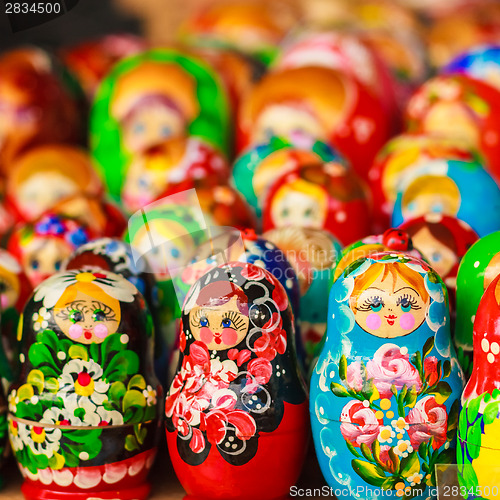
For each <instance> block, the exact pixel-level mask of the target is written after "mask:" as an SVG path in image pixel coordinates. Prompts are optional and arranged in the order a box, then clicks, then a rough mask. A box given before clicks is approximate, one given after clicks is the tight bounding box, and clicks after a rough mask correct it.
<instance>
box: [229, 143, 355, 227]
mask: <svg viewBox="0 0 500 500" xmlns="http://www.w3.org/2000/svg"><path fill="white" fill-rule="evenodd" d="M318 162H325V163H326V162H331V163H335V164H339V165H342V166H345V167H346V168H348V164H347V162H346V160H345V159H344V158H343V157H341V156H340V155H339V154H338V153H337V151H335V150H334V149H333V148H332V147H331V146H329V145H328V144H326V143H324V142H321V141H315V142H309V143H306V144H304V143H301V142H300V141H298V143H294V144H292V143H291V142H289V141H288V140H285V139H282V138H280V137H274V136H271V137H269V138H268V140H267V141H266V142H265V143H263V144H259V145H257V146H253V147H250V148H249V149H248V150H246V151H245V152H244V153H243V154H242V155H241V156H240V157H239V158H238V159H237V160H236V162H235V164H234V167H233V178H232V182H233V185H234V186H235V187H236V189H237V190H238V191H239V192H240V194H241V195H242V196H243V198H245V201H246V202H247V203H248V204H249V205H250V206H251V207H252V209H253V210H254V212H255V215H256V216H257V218H259V219H260V217H261V216H262V202H263V200H264V195H265V193H266V190H267V189H268V188H269V187H270V186H271V185H272V184H273V183H274V181H276V180H277V179H278V178H279V177H281V176H282V175H283V174H285V173H286V172H288V171H291V170H293V169H295V168H298V167H299V166H301V165H307V164H316V163H318Z"/></svg>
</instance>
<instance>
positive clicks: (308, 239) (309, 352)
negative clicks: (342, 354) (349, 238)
mask: <svg viewBox="0 0 500 500" xmlns="http://www.w3.org/2000/svg"><path fill="white" fill-rule="evenodd" d="M263 237H264V238H265V239H266V240H269V241H270V242H271V243H273V244H274V245H276V246H277V247H278V248H279V249H280V250H281V251H282V252H283V253H284V254H285V256H286V257H287V259H288V261H289V262H290V264H291V266H292V267H293V268H294V270H295V274H296V275H297V278H298V280H299V287H300V312H299V319H300V333H301V335H302V343H303V345H304V347H305V350H306V368H309V365H310V364H311V362H312V360H313V357H314V351H315V348H316V346H317V345H318V344H319V343H320V342H321V340H322V338H323V334H324V333H325V329H326V321H327V316H326V313H327V308H328V292H329V290H330V286H331V275H332V273H333V269H334V267H335V264H336V262H337V259H338V258H339V256H340V253H341V246H340V243H339V242H338V241H337V240H336V239H335V238H334V237H333V236H332V235H331V234H330V233H328V232H327V231H323V230H320V229H312V228H304V227H298V226H295V227H294V226H288V227H282V228H277V229H273V230H272V231H267V232H266V233H264V234H263Z"/></svg>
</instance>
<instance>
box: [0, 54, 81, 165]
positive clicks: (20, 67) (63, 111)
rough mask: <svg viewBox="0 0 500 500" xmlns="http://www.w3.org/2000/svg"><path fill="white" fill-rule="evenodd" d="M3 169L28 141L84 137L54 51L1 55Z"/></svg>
mask: <svg viewBox="0 0 500 500" xmlns="http://www.w3.org/2000/svg"><path fill="white" fill-rule="evenodd" d="M0 74H1V75H2V76H1V78H0V144H1V146H0V157H1V161H0V171H1V172H2V173H3V174H7V173H8V171H9V168H10V167H9V166H10V164H11V162H12V161H13V160H14V158H15V157H16V156H18V155H19V154H20V153H22V152H24V151H25V150H26V149H28V148H29V147H32V146H34V145H39V144H47V143H61V142H65V143H74V142H75V141H77V140H78V139H79V137H80V128H81V123H80V120H81V119H80V113H79V110H78V106H77V104H76V101H75V98H74V96H73V95H71V93H70V91H69V90H68V88H66V86H65V84H64V83H63V81H64V79H63V77H62V75H60V74H59V71H58V70H57V68H56V65H55V63H54V61H53V60H52V58H51V57H50V55H49V54H48V53H47V52H45V51H44V50H42V49H39V48H35V47H22V48H17V49H14V50H10V51H7V52H4V53H3V54H2V55H1V57H0Z"/></svg>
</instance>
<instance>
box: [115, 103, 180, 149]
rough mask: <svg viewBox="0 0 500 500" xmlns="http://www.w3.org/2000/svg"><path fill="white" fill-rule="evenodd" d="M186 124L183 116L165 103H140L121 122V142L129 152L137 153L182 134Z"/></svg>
mask: <svg viewBox="0 0 500 500" xmlns="http://www.w3.org/2000/svg"><path fill="white" fill-rule="evenodd" d="M186 126H187V124H186V122H185V120H184V117H183V116H182V115H181V114H180V113H179V112H178V111H177V110H175V109H173V108H171V107H170V106H168V105H166V104H165V103H161V102H151V103H147V104H142V105H141V106H139V107H138V108H137V109H136V110H134V111H133V112H132V113H131V114H130V115H129V116H128V117H127V118H125V120H124V121H123V123H122V137H123V143H124V146H125V148H126V149H127V150H128V151H130V152H131V153H139V152H141V151H144V150H146V149H147V148H149V147H151V146H154V145H155V144H158V143H159V142H162V141H164V140H165V139H169V138H172V137H177V136H180V135H182V134H183V133H184V131H185V129H186Z"/></svg>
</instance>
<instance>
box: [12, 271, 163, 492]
mask: <svg viewBox="0 0 500 500" xmlns="http://www.w3.org/2000/svg"><path fill="white" fill-rule="evenodd" d="M19 335H20V338H19V340H20V341H21V344H22V352H21V355H20V359H21V361H22V362H23V369H22V371H21V374H20V376H19V378H18V379H17V380H16V381H15V382H14V384H13V385H12V386H11V388H10V394H9V435H10V441H11V445H12V449H13V451H14V454H15V457H16V459H17V462H18V465H19V469H20V470H21V472H22V474H23V476H24V484H23V486H22V491H23V493H24V496H25V498H26V499H27V500H39V499H40V498H51V499H54V500H62V499H65V498H68V496H71V497H72V498H75V499H81V500H88V499H89V498H101V499H105V498H119V499H126V500H136V499H139V500H146V498H147V496H148V493H149V489H150V486H149V483H148V481H147V474H148V472H149V469H150V468H151V466H152V464H153V461H154V458H155V454H156V446H157V438H158V437H159V434H158V431H159V429H160V422H161V418H160V413H159V410H160V406H161V405H160V402H161V400H162V391H161V386H160V385H159V384H158V381H157V379H156V377H155V375H154V370H153V358H152V353H153V324H152V321H151V316H150V314H149V311H148V309H147V306H146V302H145V300H144V298H143V297H142V295H141V294H140V293H139V291H138V290H137V288H136V287H135V286H134V285H133V284H132V283H131V282H129V281H128V280H126V279H125V278H123V277H122V276H120V275H118V274H114V273H110V272H107V271H104V270H102V269H99V270H98V271H88V270H87V271H86V270H70V271H65V272H61V273H58V274H55V275H54V276H52V277H50V278H49V279H47V280H45V281H44V282H42V283H41V284H40V285H39V286H38V287H37V288H36V289H35V292H34V294H33V295H32V297H31V299H30V300H29V302H28V304H27V305H26V307H25V310H24V313H23V317H22V320H21V328H20V330H19Z"/></svg>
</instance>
